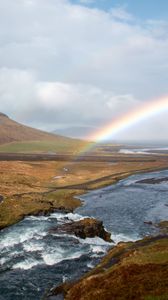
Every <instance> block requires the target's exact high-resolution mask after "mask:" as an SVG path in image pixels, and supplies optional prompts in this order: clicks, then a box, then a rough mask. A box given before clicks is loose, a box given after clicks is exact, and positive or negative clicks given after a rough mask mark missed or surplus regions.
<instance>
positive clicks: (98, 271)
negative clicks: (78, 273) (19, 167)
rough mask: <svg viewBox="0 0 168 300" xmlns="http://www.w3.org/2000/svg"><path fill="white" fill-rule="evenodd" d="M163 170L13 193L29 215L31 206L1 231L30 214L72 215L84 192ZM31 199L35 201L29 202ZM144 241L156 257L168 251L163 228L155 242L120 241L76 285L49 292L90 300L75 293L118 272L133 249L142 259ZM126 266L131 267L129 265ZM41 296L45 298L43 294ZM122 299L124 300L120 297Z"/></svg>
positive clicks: (153, 168)
mask: <svg viewBox="0 0 168 300" xmlns="http://www.w3.org/2000/svg"><path fill="white" fill-rule="evenodd" d="M163 170H168V166H158V167H157V166H151V167H149V165H148V166H147V167H146V168H143V169H139V170H138V167H137V169H134V170H130V171H127V172H126V171H124V172H115V173H113V174H111V175H107V176H102V177H100V178H96V179H94V180H89V181H85V182H83V183H78V184H73V185H62V186H57V187H51V186H50V187H48V188H47V190H45V191H42V192H28V193H17V194H13V195H12V200H11V201H13V203H15V201H16V203H17V201H18V202H19V201H23V203H24V201H25V202H26V201H28V202H29V201H30V202H31V203H32V207H31V212H30V207H29V211H28V212H27V213H24V214H21V215H18V216H17V217H16V219H13V220H12V223H11V224H9V223H8V224H7V225H6V226H4V227H3V228H2V229H4V228H6V227H8V226H10V225H14V224H16V223H17V222H20V221H21V220H23V219H24V218H25V217H26V216H30V215H32V216H33V215H48V214H50V213H52V212H54V211H59V212H62V213H68V212H73V213H75V210H76V209H77V208H78V207H80V206H81V205H83V203H84V201H83V200H81V199H80V196H82V195H83V194H85V193H87V192H88V191H95V190H98V189H101V188H103V187H108V186H110V185H113V184H116V183H117V182H119V181H120V180H122V179H124V178H128V177H129V176H132V175H135V174H145V173H152V172H159V171H163ZM32 199H34V200H32ZM5 201H6V199H5ZM33 201H34V202H33ZM36 201H37V202H38V201H39V203H40V206H39V207H38V206H36V205H37V203H36ZM1 205H3V202H2V203H1V204H0V207H1ZM41 205H44V206H43V207H42V206H41ZM163 221H164V220H163ZM166 223H167V222H166ZM166 226H167V225H166ZM163 227H164V228H165V226H163ZM163 230H164V229H163ZM146 239H148V240H149V245H152V246H150V247H152V251H155V250H154V249H155V248H156V247H157V251H158V253H159V254H157V255H161V254H160V252H159V251H160V250H159V249H160V247H162V248H163V249H164V251H165V252H166V250H165V248H164V247H165V246H164V245H162V244H164V243H165V244H166V248H167V246H168V245H167V242H168V238H167V229H166V231H163V234H162V236H161V237H158V238H156V240H155V241H153V238H152V237H151V236H148V237H146V238H144V239H142V240H139V241H135V242H120V243H119V244H117V245H115V246H114V247H113V248H112V249H110V250H109V251H108V252H107V253H106V254H104V256H103V258H102V260H101V262H100V264H98V265H97V266H95V267H94V268H93V269H91V271H89V272H87V273H86V274H85V275H84V277H82V278H78V279H77V281H75V282H72V283H65V284H64V285H61V286H58V287H56V288H53V289H52V292H54V293H56V295H57V294H60V293H62V294H64V296H65V299H66V300H80V299H81V300H83V299H88V300H92V299H93V297H92V295H91V298H89V297H88V298H80V297H79V294H78V292H79V290H80V289H81V287H82V286H83V285H84V286H87V284H88V281H91V282H92V279H93V278H95V277H96V280H97V279H99V277H100V278H101V277H102V278H103V277H104V276H106V275H107V274H108V273H109V272H111V271H114V270H117V272H118V268H119V270H120V261H121V262H122V261H123V259H124V260H125V255H126V256H130V255H131V256H132V255H133V259H134V254H133V253H132V251H133V250H134V251H135V252H138V255H140V257H141V255H142V253H141V249H142V247H143V244H144V242H145V241H146ZM145 243H146V242H145ZM145 245H146V248H143V250H142V251H143V252H144V253H146V251H147V253H148V246H149V245H148V243H147V244H145ZM141 246H142V247H141ZM132 249H133V250H132ZM144 249H145V250H144ZM121 250H122V251H121ZM120 252H122V255H121V256H120ZM116 253H117V257H118V255H119V260H118V258H117V261H116V263H115V264H113V263H112V261H115V260H116ZM151 253H152V255H153V252H151ZM145 255H146V254H145ZM138 259H139V258H138ZM135 262H136V263H137V254H136V255H135ZM153 263H154V264H155V256H154V258H153V261H152V264H153ZM104 264H105V267H104ZM129 267H132V265H131V266H129ZM138 267H139V266H137V267H136V268H138ZM123 268H124V265H123ZM152 268H153V267H152ZM159 268H160V269H158V270H155V272H162V267H161V266H159ZM113 269H114V270H113ZM140 271H141V270H140V269H139V273H140ZM143 271H145V270H143ZM122 272H125V271H124V269H122ZM122 272H121V273H122ZM131 272H132V269H130V274H131ZM149 272H151V270H149ZM106 273H107V274H106ZM160 274H161V273H160ZM129 276H131V275H129ZM115 279H116V278H115V276H114V274H113V280H114V282H115ZM101 280H102V279H101ZM111 284H112V283H111ZM97 286H98V287H99V285H97V284H96V289H97ZM121 288H122V287H121ZM86 290H90V291H91V292H93V295H94V287H90V286H88V287H87V288H86ZM50 291H51V290H50ZM58 292H59V293H58ZM83 292H84V291H83ZM84 293H85V292H84ZM104 293H106V291H104ZM53 295H54V294H53ZM69 295H70V296H69ZM74 295H75V296H74ZM44 297H46V295H45V296H44ZM86 297H87V296H86ZM44 299H48V298H44ZM94 299H96V300H97V299H98V298H96V296H94ZM99 299H100V298H99ZM101 299H108V300H109V298H101ZM113 299H116V300H117V299H118V298H117V297H115V298H110V300H113ZM121 299H123V300H125V299H126V298H121ZM138 299H141V298H138ZM144 299H145V298H144ZM145 300H146V299H145Z"/></svg>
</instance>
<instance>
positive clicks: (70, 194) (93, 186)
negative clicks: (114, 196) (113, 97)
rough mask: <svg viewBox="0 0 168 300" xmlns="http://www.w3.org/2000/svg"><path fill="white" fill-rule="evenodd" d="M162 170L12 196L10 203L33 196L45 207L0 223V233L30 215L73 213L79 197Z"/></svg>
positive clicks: (135, 172) (77, 205) (154, 169)
mask: <svg viewBox="0 0 168 300" xmlns="http://www.w3.org/2000/svg"><path fill="white" fill-rule="evenodd" d="M163 170H168V167H151V168H149V169H141V170H133V171H128V172H119V173H115V174H111V175H108V176H104V177H100V178H98V179H95V180H90V181H87V182H84V183H79V184H75V185H66V186H58V187H53V188H50V189H49V190H48V191H44V192H28V193H20V194H13V195H12V197H11V198H12V201H15V200H17V201H18V200H19V199H21V198H23V200H24V198H25V197H28V198H29V196H31V197H33V196H34V198H35V199H38V198H39V199H38V200H39V201H40V202H41V203H44V204H47V206H45V207H44V208H41V207H40V208H33V207H32V208H31V211H29V212H27V213H22V215H18V216H17V217H16V218H14V219H13V220H10V222H9V223H6V224H4V225H3V224H1V223H0V231H1V230H3V229H5V228H7V227H9V226H12V225H14V224H16V223H18V222H20V221H22V220H23V219H24V218H25V217H27V216H30V215H32V216H38V215H48V214H50V213H53V212H57V211H59V212H62V213H68V212H75V210H76V209H77V208H79V207H80V206H82V205H83V201H82V200H81V199H80V196H82V195H84V194H85V193H87V192H89V191H95V190H99V189H101V188H104V187H108V186H110V185H113V184H116V183H117V182H119V181H120V180H122V179H125V178H128V177H129V176H132V175H135V174H143V173H150V172H157V171H163ZM81 191H82V193H81ZM57 192H58V193H57ZM61 192H63V193H61ZM55 193H56V194H55ZM52 196H53V197H52ZM59 197H60V198H61V201H60V202H59V199H58V198H59ZM44 198H47V200H48V201H47V200H44ZM54 198H55V199H54ZM6 200H7V199H3V201H2V202H1V203H0V207H2V206H3V203H4V201H6ZM54 200H58V201H56V202H58V203H54V202H55V201H54Z"/></svg>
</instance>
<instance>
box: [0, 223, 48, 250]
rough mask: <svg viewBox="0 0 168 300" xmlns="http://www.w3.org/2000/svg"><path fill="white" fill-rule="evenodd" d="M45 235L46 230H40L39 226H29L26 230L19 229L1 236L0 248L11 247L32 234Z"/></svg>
mask: <svg viewBox="0 0 168 300" xmlns="http://www.w3.org/2000/svg"><path fill="white" fill-rule="evenodd" d="M45 235H47V233H46V232H42V231H41V232H40V230H39V228H33V229H32V228H29V229H27V230H24V229H23V230H19V231H16V232H14V233H12V232H9V234H8V236H6V237H5V238H3V240H2V241H1V244H0V250H2V249H4V248H11V247H13V246H15V245H17V244H22V243H24V242H25V241H28V240H31V239H32V238H33V237H34V236H39V238H41V237H43V236H45Z"/></svg>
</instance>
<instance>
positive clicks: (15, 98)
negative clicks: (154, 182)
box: [0, 0, 168, 138]
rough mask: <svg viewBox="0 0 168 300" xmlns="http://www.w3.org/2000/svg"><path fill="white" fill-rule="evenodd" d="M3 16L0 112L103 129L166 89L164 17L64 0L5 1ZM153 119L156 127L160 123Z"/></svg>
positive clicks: (48, 124) (33, 121) (47, 124)
mask: <svg viewBox="0 0 168 300" xmlns="http://www.w3.org/2000/svg"><path fill="white" fill-rule="evenodd" d="M9 7H10V10H9ZM0 20H1V27H0V107H1V108H0V110H1V111H3V112H5V113H7V114H11V115H12V116H13V117H14V118H16V119H18V120H20V121H24V122H25V123H27V124H30V125H34V126H38V127H43V129H50V128H51V129H55V128H57V127H59V126H60V124H67V125H69V126H71V125H75V124H76V125H77V124H80V125H88V126H96V127H101V126H103V124H105V123H107V122H109V121H110V120H112V119H113V118H114V117H116V116H119V115H121V114H123V113H124V112H125V113H126V112H127V111H128V110H130V109H131V108H132V107H135V106H137V105H138V103H140V102H142V101H146V100H148V99H152V98H158V97H160V96H161V95H163V94H167V74H168V70H167V69H168V64H167V63H166V61H168V35H167V26H168V22H166V21H164V20H160V21H156V20H146V21H141V20H136V19H135V17H134V16H132V15H130V14H129V12H128V11H127V10H125V9H124V8H123V7H119V8H113V9H112V10H109V11H106V12H105V11H102V10H100V9H98V8H97V9H96V8H94V9H93V8H92V9H91V8H88V7H86V6H83V5H79V3H78V5H74V4H72V3H70V2H69V1H66V0H48V1H45V0H33V1H31V0H24V1H20V0H16V1H14V2H12V3H11V1H10V0H6V1H5V2H3V1H2V2H0ZM9 20H10V24H11V26H10V27H9V26H8V23H9ZM158 122H159V120H158V121H157V124H156V125H155V124H154V121H153V123H152V126H153V128H155V127H156V128H157V129H158V128H160V126H161V128H163V125H158V124H160V123H161V121H160V123H158ZM163 123H164V124H167V115H165V116H163V120H162V124H163ZM148 124H149V125H148V126H149V127H150V128H151V126H150V122H148ZM150 130H151V129H150ZM150 130H149V131H150ZM131 135H132V136H133V134H132V133H131ZM161 135H162V137H165V138H166V137H167V132H166V130H162V132H161ZM127 136H129V132H128V133H127ZM141 136H144V137H150V134H149V132H148V133H147V131H145V130H144V132H143V134H141Z"/></svg>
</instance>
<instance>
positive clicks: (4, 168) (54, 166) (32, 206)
mask: <svg viewBox="0 0 168 300" xmlns="http://www.w3.org/2000/svg"><path fill="white" fill-rule="evenodd" d="M165 166H166V164H165V161H163V160H159V159H158V160H157V161H153V162H148V161H145V162H144V163H141V162H138V161H137V162H136V161H135V162H132V163H129V164H128V163H127V162H122V163H117V164H115V165H113V164H110V163H108V162H107V163H105V162H75V161H74V162H72V161H70V162H61V161H58V162H55V161H52V162H47V161H42V162H40V161H36V162H31V161H29V162H21V161H20V162H19V161H11V162H8V161H0V195H2V196H3V197H4V198H5V200H4V202H3V203H0V228H4V227H6V226H9V225H11V224H14V223H16V222H18V221H19V220H21V219H22V218H23V217H24V216H26V215H29V214H37V213H38V212H40V213H42V212H44V213H47V211H50V210H52V209H57V208H60V207H61V206H62V207H64V208H65V209H71V210H72V209H75V208H76V207H77V206H79V205H80V201H79V200H77V199H73V196H72V190H74V193H75V195H79V194H82V193H84V192H85V191H86V190H88V189H94V188H101V187H103V186H106V185H110V184H112V183H114V182H116V181H117V180H119V179H121V178H123V177H125V176H126V174H127V175H129V174H132V173H134V172H135V171H137V170H139V171H140V170H141V169H147V170H149V169H150V168H156V169H157V168H160V167H165ZM64 167H67V168H68V172H65V171H64ZM106 176H108V179H107V178H106ZM55 177H56V178H55ZM95 180H96V181H95ZM73 185H75V186H73ZM79 185H80V186H79ZM65 186H69V189H67V190H66V189H65ZM58 187H59V188H60V189H59V190H57V188H58ZM52 189H55V190H57V192H56V193H55V194H54V193H48V194H45V197H44V196H43V193H45V192H48V191H51V190H52ZM61 189H62V190H61ZM52 192H53V191H52ZM16 195H17V196H16ZM68 195H69V196H68ZM50 197H51V198H52V199H50Z"/></svg>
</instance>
